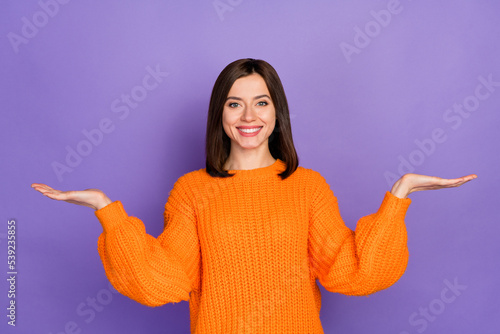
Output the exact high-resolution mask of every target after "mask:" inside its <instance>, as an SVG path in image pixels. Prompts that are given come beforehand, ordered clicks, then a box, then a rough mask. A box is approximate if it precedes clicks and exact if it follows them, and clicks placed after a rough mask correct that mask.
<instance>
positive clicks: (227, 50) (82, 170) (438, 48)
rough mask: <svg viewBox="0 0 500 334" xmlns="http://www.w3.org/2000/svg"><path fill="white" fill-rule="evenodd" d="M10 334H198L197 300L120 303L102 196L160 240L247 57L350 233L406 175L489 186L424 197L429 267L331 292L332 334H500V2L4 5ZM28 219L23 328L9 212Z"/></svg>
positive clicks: (48, 1)
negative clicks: (283, 100) (92, 205)
mask: <svg viewBox="0 0 500 334" xmlns="http://www.w3.org/2000/svg"><path fill="white" fill-rule="evenodd" d="M2 5H3V6H2V10H1V11H0V28H1V29H0V32H1V35H2V39H1V42H0V44H1V48H0V57H1V67H0V84H1V96H0V99H1V100H0V101H1V106H2V111H1V120H2V125H3V127H2V131H1V132H0V139H1V151H0V154H1V158H2V163H1V164H0V177H1V188H2V191H1V194H0V199H1V201H0V209H1V213H2V217H1V224H0V249H1V253H0V254H1V255H0V260H1V261H0V268H1V270H0V273H1V276H2V277H4V279H2V280H1V283H0V305H1V308H0V309H1V311H0V319H2V320H1V324H0V332H1V333H30V334H31V333H43V334H49V333H52V334H56V333H95V334H100V333H188V332H189V309H188V303H187V302H182V303H179V304H176V305H172V304H167V305H165V306H162V307H158V308H149V307H146V306H143V305H140V304H139V303H137V302H135V301H133V300H131V299H129V298H127V297H125V296H122V295H120V294H117V293H116V291H114V290H113V289H112V288H111V287H110V285H109V282H108V280H107V278H106V276H105V273H104V269H103V267H102V263H101V261H100V259H99V255H98V253H97V238H98V236H99V234H100V233H101V232H102V227H101V226H100V224H99V222H98V220H97V218H96V217H95V215H94V213H93V211H92V210H91V209H89V208H86V207H81V206H76V205H72V204H68V203H63V202H58V201H53V200H50V199H48V198H46V197H44V196H42V195H40V194H39V193H38V192H36V191H34V190H33V189H31V187H30V184H31V183H34V182H38V183H46V184H48V185H50V186H53V187H55V188H57V189H61V190H79V189H86V188H99V189H101V190H103V191H104V192H105V193H106V194H108V196H109V197H110V198H111V199H113V200H118V199H119V200H121V201H122V203H123V204H124V207H125V208H126V210H127V212H128V213H129V215H133V216H136V217H139V218H140V219H141V220H142V221H143V222H144V223H145V225H146V229H147V232H148V233H149V234H151V235H153V236H158V235H159V234H160V233H161V230H162V227H163V209H164V205H165V202H166V201H167V198H168V194H169V191H170V190H171V188H172V186H173V184H174V182H175V181H176V180H177V178H178V177H180V176H181V175H183V174H184V173H187V172H189V171H192V170H195V169H199V168H203V167H204V163H205V156H204V138H205V127H206V116H207V110H208V101H209V97H210V92H211V89H212V86H213V83H214V82H215V79H216V78H217V75H218V74H219V73H220V71H221V70H222V69H223V68H224V67H225V66H226V65H227V64H228V63H230V62H231V61H233V60H236V59H239V58H246V57H253V58H260V59H264V60H266V61H268V62H270V63H271V64H272V65H273V66H274V67H275V68H276V70H277V71H278V73H279V75H280V77H281V79H282V82H283V85H284V87H285V91H286V93H287V97H288V101H289V105H290V113H291V122H292V130H293V136H294V141H295V145H296V148H297V151H298V154H299V159H300V165H301V166H304V167H307V168H312V169H314V170H317V171H319V172H320V173H321V174H322V175H324V176H325V178H326V179H327V181H328V183H329V184H330V187H331V188H332V190H333V192H334V193H335V195H336V196H337V198H338V200H339V207H340V211H341V214H342V217H343V219H344V221H345V223H346V225H348V226H349V227H350V228H352V229H354V228H355V226H356V222H357V220H358V219H359V218H361V217H362V216H365V215H368V214H370V213H372V212H375V211H376V210H377V209H378V207H379V205H380V203H381V201H382V199H383V196H384V193H385V191H387V190H390V188H391V186H392V183H393V182H394V181H395V178H396V177H399V176H400V175H402V174H403V173H406V172H415V173H419V174H428V175H436V176H441V177H446V178H454V177H459V176H463V175H467V174H470V173H476V174H477V175H478V176H479V177H478V179H476V180H474V181H472V182H470V183H468V184H466V185H464V186H462V187H460V188H456V189H443V190H438V191H426V192H417V193H414V194H411V195H410V198H411V199H412V204H411V205H410V207H409V210H408V213H407V216H406V224H407V230H408V245H409V249H410V260H409V264H408V268H407V270H406V272H405V274H404V275H403V277H402V278H401V279H400V280H399V281H398V282H397V283H396V284H395V285H394V286H392V287H390V288H389V289H387V290H384V291H380V292H378V293H376V294H374V295H371V296H369V297H347V296H343V295H339V294H333V293H330V292H328V291H326V290H325V289H324V288H323V287H321V291H322V295H323V306H322V310H321V320H322V323H323V326H324V329H325V333H394V334H409V333H424V332H425V333H426V334H431V333H455V334H457V333H482V334H484V333H500V329H499V328H500V306H499V305H500V303H499V298H498V297H500V287H499V285H498V281H499V280H498V278H499V274H500V264H499V263H500V261H499V260H498V254H500V243H499V242H498V235H499V232H500V227H499V211H498V207H499V205H498V201H499V199H500V198H499V195H498V194H499V185H500V177H499V174H498V170H499V168H498V166H499V162H500V160H499V157H498V155H499V154H498V153H499V150H498V149H499V143H500V132H499V131H498V127H499V125H500V116H499V115H500V66H499V65H500V61H499V59H500V57H499V56H500V52H499V51H500V50H499V49H500V46H499V41H500V38H499V37H500V26H499V25H498V17H499V14H500V4H499V3H498V2H496V1H493V0H490V1H487V0H484V1H472V0H469V1H452V0H445V1H439V2H437V1H430V0H419V1H415V0H414V1H411V0H400V1H396V0H384V1H378V0H376V1H374V0H370V1H368V0H364V1H355V2H347V1H316V2H314V1H264V0H255V1H250V0H215V1H214V0H205V1H189V2H188V1H185V2H181V1H153V0H147V1H141V2H139V1H131V0H128V1H118V0H113V1H103V2H101V1H85V2H83V1H68V0H64V1H63V0H59V1H56V0H41V1H34V0H29V1H22V2H17V1H2ZM11 219H14V220H15V221H16V241H17V243H16V264H17V267H16V270H17V276H16V285H15V289H16V296H15V298H14V299H15V302H16V310H15V312H16V313H15V315H16V322H15V324H16V326H15V327H13V326H11V325H8V324H7V322H8V321H9V318H8V317H7V315H8V314H9V311H8V310H7V307H8V306H9V302H10V300H12V298H9V297H8V291H9V288H10V285H9V284H8V282H7V280H6V279H5V278H8V277H9V275H7V272H8V271H9V270H8V268H7V237H8V232H7V229H8V221H9V220H11Z"/></svg>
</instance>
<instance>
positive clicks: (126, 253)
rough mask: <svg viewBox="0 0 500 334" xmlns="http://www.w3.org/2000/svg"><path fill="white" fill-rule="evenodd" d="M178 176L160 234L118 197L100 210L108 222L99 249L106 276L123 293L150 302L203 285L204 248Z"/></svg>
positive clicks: (183, 295) (176, 298)
mask: <svg viewBox="0 0 500 334" xmlns="http://www.w3.org/2000/svg"><path fill="white" fill-rule="evenodd" d="M184 197H185V196H184V193H183V189H182V187H181V183H180V182H179V181H178V182H176V184H175V185H174V188H173V189H172V191H171V192H170V196H169V199H168V202H167V204H166V205H165V214H164V218H165V228H164V231H163V232H162V234H161V235H160V236H159V237H158V238H157V239H155V238H154V237H152V236H151V235H149V234H147V233H146V231H145V227H144V224H143V223H142V222H141V221H140V220H139V219H137V218H135V217H130V216H128V215H127V213H126V212H125V210H124V209H123V206H122V204H121V203H120V202H119V201H116V202H113V203H111V204H109V205H108V206H106V207H104V208H102V209H100V210H97V211H96V212H95V214H96V216H97V218H98V219H99V221H100V222H101V224H102V226H103V233H102V234H101V235H100V236H99V239H98V251H99V255H100V257H101V260H102V263H103V266H104V269H105V272H106V276H107V277H108V279H109V280H110V282H111V283H112V284H113V286H114V287H115V288H116V289H117V290H118V291H119V292H120V293H122V294H124V295H126V296H128V297H129V298H131V299H133V300H136V301H137V302H139V303H141V304H144V305H147V306H160V305H163V304H166V303H171V302H174V303H175V302H180V301H181V300H189V293H190V292H191V291H192V290H193V289H198V288H199V286H198V282H199V268H200V267H199V266H200V260H201V258H200V252H199V243H198V236H197V232H196V226H195V221H196V219H195V215H194V211H193V210H192V208H191V207H190V206H189V205H188V204H187V202H186V201H185V199H184Z"/></svg>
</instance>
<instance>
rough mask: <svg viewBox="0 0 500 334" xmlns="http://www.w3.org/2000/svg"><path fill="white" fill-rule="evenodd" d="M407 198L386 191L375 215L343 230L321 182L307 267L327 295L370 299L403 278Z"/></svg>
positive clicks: (330, 194) (315, 200) (334, 202)
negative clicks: (330, 293)
mask: <svg viewBox="0 0 500 334" xmlns="http://www.w3.org/2000/svg"><path fill="white" fill-rule="evenodd" d="M410 203H411V200H410V199H401V198H398V197H396V196H394V195H392V194H391V193H390V192H386V194H385V196H384V199H383V201H382V204H381V206H380V208H379V209H378V211H377V212H376V213H373V214H371V215H368V216H365V217H362V218H361V219H360V220H359V221H358V223H357V226H356V230H355V232H354V231H352V230H350V229H349V228H348V227H346V226H345V224H344V222H343V220H342V218H341V216H340V212H339V209H338V203H337V199H336V197H335V196H334V194H333V192H332V191H331V190H330V187H329V186H328V184H327V183H326V180H325V179H324V178H323V177H322V176H321V177H320V178H319V181H318V184H317V188H316V192H315V195H314V198H313V204H312V213H311V225H310V236H309V251H310V263H311V267H312V270H313V271H314V273H315V275H316V276H317V277H318V279H319V281H320V283H321V284H322V285H323V286H324V287H325V289H327V290H328V291H331V292H339V293H343V294H346V295H368V294H371V293H374V292H376V291H379V290H382V289H385V288H387V287H389V286H391V285H392V284H394V283H395V282H396V281H397V280H398V279H399V278H400V277H401V276H402V275H403V273H404V271H405V269H406V265H407V262H408V248H407V235H406V227H405V224H404V217H405V214H406V211H407V209H408V206H409V205H410Z"/></svg>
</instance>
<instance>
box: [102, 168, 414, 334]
mask: <svg viewBox="0 0 500 334" xmlns="http://www.w3.org/2000/svg"><path fill="white" fill-rule="evenodd" d="M285 167H286V166H285V163H284V162H283V161H281V160H280V159H277V160H276V162H275V163H273V164H272V165H270V166H267V167H262V168H256V169H251V170H230V171H229V172H230V173H236V175H235V176H233V177H229V178H218V177H211V176H210V175H209V174H208V173H207V172H206V170H205V169H199V170H196V171H192V172H189V173H187V174H184V175H183V176H181V177H180V178H179V179H178V180H177V181H176V182H175V184H174V186H173V188H172V190H171V191H170V193H169V197H168V200H167V203H166V204H165V213H164V219H165V224H164V230H163V232H162V233H161V235H160V236H158V238H154V237H153V236H151V235H149V234H146V232H145V227H144V224H143V223H142V222H141V220H139V219H138V218H135V217H131V216H128V215H127V213H126V212H125V210H124V208H123V206H122V204H121V202H120V201H115V202H113V203H111V204H109V205H107V206H105V207H103V208H101V209H99V210H97V211H95V215H96V216H97V218H98V219H99V221H100V222H101V224H102V227H103V233H102V234H101V235H100V236H99V239H98V251H99V255H100V257H101V260H102V262H103V265H104V269H105V272H106V275H107V277H108V279H109V280H110V282H111V283H112V284H113V286H114V287H115V288H116V289H117V290H118V291H119V292H120V293H122V294H123V295H125V296H128V297H130V298H131V299H133V300H135V301H137V302H139V303H141V304H144V305H147V306H159V305H164V304H166V303H177V302H180V301H182V300H186V301H189V309H190V322H191V324H190V325H191V333H197V334H202V333H212V334H215V333H266V334H268V333H288V334H289V333H309V334H316V333H324V332H323V328H322V326H321V322H320V309H321V293H320V290H319V287H318V285H317V283H316V280H318V281H319V282H320V283H321V284H322V285H323V287H324V288H325V289H326V290H328V291H331V292H337V293H342V294H346V295H368V294H371V293H374V292H376V291H379V290H381V289H385V288H387V287H389V286H390V285H392V284H394V283H395V282H396V281H397V280H398V279H399V278H400V277H401V275H402V274H403V273H404V271H405V269H406V265H407V261H408V249H407V235H406V228H405V224H404V217H405V214H406V211H407V209H408V206H409V205H410V202H411V200H410V199H408V198H406V199H401V198H398V197H396V196H394V195H392V194H391V193H390V192H388V191H387V192H386V193H385V196H384V198H383V201H382V204H381V206H380V208H379V209H378V211H377V212H375V213H373V214H370V215H368V216H364V217H362V218H361V219H360V220H359V221H358V223H357V226H356V230H355V232H354V231H352V230H350V229H349V228H348V227H346V226H345V224H344V222H343V220H342V218H341V216H340V213H339V208H338V203H337V199H336V197H335V196H334V194H333V192H332V191H331V190H330V187H329V185H328V184H327V182H326V180H325V178H324V177H323V176H321V175H320V173H318V172H316V171H314V170H311V169H307V168H304V167H300V166H299V167H298V168H297V170H296V171H295V172H294V173H293V174H292V175H291V176H289V177H288V178H287V179H285V180H281V178H280V177H279V176H278V175H277V174H278V173H279V172H281V171H283V170H284V169H285Z"/></svg>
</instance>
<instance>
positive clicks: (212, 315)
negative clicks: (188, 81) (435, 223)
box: [32, 59, 477, 333]
mask: <svg viewBox="0 0 500 334" xmlns="http://www.w3.org/2000/svg"><path fill="white" fill-rule="evenodd" d="M476 177H477V176H476V175H474V174H471V175H468V176H464V177H462V178H458V179H442V178H439V177H432V176H425V175H417V174H406V175H404V176H403V177H401V179H399V180H398V181H397V182H396V183H395V184H394V186H393V187H392V189H391V191H390V192H389V191H386V193H385V195H384V198H383V200H382V204H381V206H380V208H379V209H378V211H377V212H375V213H373V214H371V215H368V216H365V217H362V218H361V219H360V220H359V221H358V223H357V226H356V230H355V232H354V231H352V230H350V229H349V228H347V227H346V226H345V224H344V222H343V221H342V218H341V216H340V213H339V209H338V204H337V199H336V197H335V196H334V194H333V192H332V191H331V189H330V187H329V185H328V184H327V183H326V180H325V179H324V177H323V176H321V175H320V174H319V173H318V172H316V171H314V170H312V169H307V168H304V167H299V166H298V157H297V153H296V151H295V148H294V144H293V139H292V131H291V125H290V118H289V111H288V104H287V100H286V97H285V92H284V90H283V86H282V84H281V81H280V79H279V77H278V74H277V73H276V71H275V70H274V68H273V67H272V66H271V65H269V64H268V63H267V62H265V61H262V60H255V59H240V60H237V61H235V62H233V63H231V64H229V65H228V66H227V67H226V68H225V69H224V70H223V71H222V72H221V74H220V75H219V77H218V78H217V81H216V82H215V85H214V88H213V92H212V96H211V99H210V106H209V113H208V124H207V133H206V168H204V169H199V170H196V171H192V172H189V173H186V174H184V175H183V176H181V177H180V178H179V179H178V180H177V181H176V182H175V184H174V186H173V189H172V190H171V191H170V194H169V198H168V201H167V203H166V204H165V214H164V218H165V224H164V231H163V232H162V234H161V235H160V236H159V237H158V238H154V237H152V236H151V235H148V234H146V232H145V227H144V224H143V223H142V222H141V221H140V220H139V219H138V218H135V217H131V216H128V215H127V213H126V211H125V210H124V208H123V206H122V204H121V202H120V201H112V200H111V199H109V198H108V197H107V196H106V195H105V194H104V193H103V192H102V191H100V190H98V189H87V190H83V191H59V190H55V189H52V188H51V187H49V186H47V185H44V184H38V183H34V184H32V187H33V188H34V189H36V190H38V191H39V192H41V193H42V194H44V195H45V196H47V197H49V198H52V199H56V200H62V201H66V202H69V203H74V204H79V205H84V206H88V207H91V208H93V209H94V210H96V211H95V214H96V216H97V218H98V219H99V221H100V223H101V224H102V227H103V233H102V234H101V235H100V237H99V239H98V251H99V254H100V257H101V260H102V263H103V265H104V269H105V271H106V275H107V277H108V279H109V280H110V281H111V283H112V284H113V286H114V287H115V288H116V289H117V290H118V291H119V292H120V293H122V294H124V295H126V296H128V297H130V298H132V299H134V300H136V301H137V302H139V303H141V304H144V305H148V306H159V305H163V304H166V303H176V302H179V301H181V300H186V301H189V306H190V316H191V332H192V333H247V332H248V333H323V328H322V326H321V322H320V317H319V314H320V309H321V294H320V290H319V287H318V285H317V283H316V280H319V282H320V283H321V284H322V285H323V286H324V287H325V289H327V290H328V291H331V292H338V293H343V294H347V295H368V294H371V293H374V292H376V291H379V290H381V289H385V288H387V287H389V286H391V285H392V284H394V283H395V282H396V281H397V280H398V279H399V278H400V277H401V275H403V273H404V271H405V269H406V264H407V261H408V249H407V243H406V241H407V235H406V229H405V223H404V217H405V214H406V210H407V209H408V206H409V205H410V203H411V200H410V199H409V198H407V196H408V195H409V194H410V193H412V192H415V191H420V190H429V189H439V188H445V187H457V186H460V185H462V184H464V183H465V182H468V181H470V180H472V179H474V178H476Z"/></svg>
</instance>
